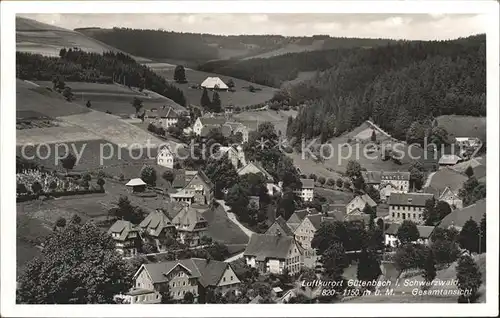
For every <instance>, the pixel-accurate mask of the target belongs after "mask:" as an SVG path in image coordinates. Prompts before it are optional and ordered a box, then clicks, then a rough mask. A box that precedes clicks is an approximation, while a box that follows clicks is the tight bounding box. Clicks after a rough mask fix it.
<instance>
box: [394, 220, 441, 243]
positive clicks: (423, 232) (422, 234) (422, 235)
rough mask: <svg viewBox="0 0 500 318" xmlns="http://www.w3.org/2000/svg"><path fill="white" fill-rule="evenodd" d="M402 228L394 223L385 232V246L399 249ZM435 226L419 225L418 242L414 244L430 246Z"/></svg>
mask: <svg viewBox="0 0 500 318" xmlns="http://www.w3.org/2000/svg"><path fill="white" fill-rule="evenodd" d="M400 226H401V224H400V223H392V224H391V225H389V227H388V228H387V230H385V237H384V244H385V246H390V247H398V246H399V244H400V242H399V239H398V230H399V227H400ZM434 228H435V227H434V226H425V225H417V230H418V233H419V238H418V240H416V241H414V242H412V243H414V244H425V245H428V244H429V242H430V237H431V235H432V232H433V231H434Z"/></svg>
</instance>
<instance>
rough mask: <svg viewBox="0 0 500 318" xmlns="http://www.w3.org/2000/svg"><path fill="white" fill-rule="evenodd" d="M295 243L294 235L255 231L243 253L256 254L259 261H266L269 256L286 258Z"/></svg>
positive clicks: (247, 254)
mask: <svg viewBox="0 0 500 318" xmlns="http://www.w3.org/2000/svg"><path fill="white" fill-rule="evenodd" d="M294 244H295V239H294V238H293V236H287V235H268V234H256V233H254V234H252V237H251V238H250V242H248V245H247V248H246V249H245V252H244V253H243V255H246V256H255V257H256V259H257V260H258V261H265V260H266V259H268V258H271V259H285V258H286V257H287V255H288V251H289V249H290V247H291V246H292V245H294Z"/></svg>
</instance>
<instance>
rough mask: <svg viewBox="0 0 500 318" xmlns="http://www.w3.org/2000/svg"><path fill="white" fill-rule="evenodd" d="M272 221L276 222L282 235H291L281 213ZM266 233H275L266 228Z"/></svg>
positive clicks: (290, 230)
mask: <svg viewBox="0 0 500 318" xmlns="http://www.w3.org/2000/svg"><path fill="white" fill-rule="evenodd" d="M274 223H275V224H276V226H278V228H279V230H280V232H281V234H284V235H293V231H292V229H291V228H290V227H289V226H288V224H287V223H286V221H285V219H284V218H283V217H282V216H281V215H280V216H278V218H277V219H276V220H275V221H274ZM269 229H271V227H269ZM266 234H269V235H275V234H276V233H271V232H269V230H268V232H266Z"/></svg>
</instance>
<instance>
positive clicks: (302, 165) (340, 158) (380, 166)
mask: <svg viewBox="0 0 500 318" xmlns="http://www.w3.org/2000/svg"><path fill="white" fill-rule="evenodd" d="M371 131H372V129H371V128H370V125H368V124H367V123H363V124H362V125H361V126H359V127H357V128H355V129H354V130H352V131H350V132H349V133H346V134H344V135H342V136H339V137H336V138H333V139H331V140H329V141H328V144H329V145H330V146H328V147H327V148H330V149H333V155H332V156H331V158H329V159H327V158H328V155H327V153H325V157H327V158H325V160H324V162H322V163H315V162H314V161H313V160H312V159H311V158H309V157H308V156H307V155H306V154H304V155H303V154H298V153H296V152H294V153H292V154H287V155H288V156H290V157H291V158H292V159H293V161H294V164H295V166H297V167H298V168H299V169H300V171H301V173H302V174H307V175H309V174H311V173H314V174H316V175H317V176H324V177H326V178H338V177H339V176H340V175H342V174H343V173H345V169H346V167H347V163H348V162H349V160H356V161H358V162H359V163H360V165H361V167H362V168H366V169H367V170H369V171H371V170H378V171H398V170H399V171H408V168H409V167H410V165H411V163H412V161H413V160H412V159H411V158H410V156H409V153H410V152H411V154H412V156H413V157H415V158H421V159H420V160H419V161H421V162H423V163H424V165H425V166H430V165H433V164H435V163H437V159H436V160H435V159H434V158H432V157H429V158H428V159H425V157H424V155H423V150H422V149H421V148H417V147H412V148H411V149H409V147H408V146H407V145H406V144H404V143H398V146H397V148H396V149H397V150H398V152H400V155H401V154H403V155H402V159H401V164H396V163H395V162H394V161H393V160H390V159H389V160H387V161H383V160H382V159H381V158H380V156H379V152H378V151H374V152H373V153H370V152H369V151H367V155H365V154H364V152H365V148H364V145H365V144H364V143H369V142H370V140H369V138H368V135H370V136H371ZM356 136H357V137H361V139H362V140H360V142H356V141H353V140H354V139H355V137H356ZM382 136H383V135H381V134H379V133H378V132H377V140H378V141H381V142H384V141H385V142H388V141H387V138H386V137H384V138H382ZM365 138H368V139H365ZM363 139H364V140H363ZM348 140H351V143H350V144H349V145H350V147H348V146H346V145H345V144H347V142H348ZM309 142H310V141H308V142H306V143H305V145H304V148H305V149H307V146H308V145H309ZM314 144H319V139H318V140H317V141H316V143H313V145H314ZM325 147H326V146H325ZM312 148H313V147H312V146H311V147H310V149H311V151H312ZM307 154H308V153H307Z"/></svg>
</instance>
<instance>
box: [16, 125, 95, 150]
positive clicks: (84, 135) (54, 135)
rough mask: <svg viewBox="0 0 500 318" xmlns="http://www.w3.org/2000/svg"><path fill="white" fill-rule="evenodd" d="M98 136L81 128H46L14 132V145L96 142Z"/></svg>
mask: <svg viewBox="0 0 500 318" xmlns="http://www.w3.org/2000/svg"><path fill="white" fill-rule="evenodd" d="M96 139H100V138H99V136H97V135H95V134H93V133H91V132H89V131H87V130H85V129H84V128H82V127H78V126H71V127H47V128H32V129H22V130H17V131H16V144H17V145H18V146H22V145H25V144H35V145H37V144H42V143H64V142H71V141H83V140H96Z"/></svg>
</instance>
